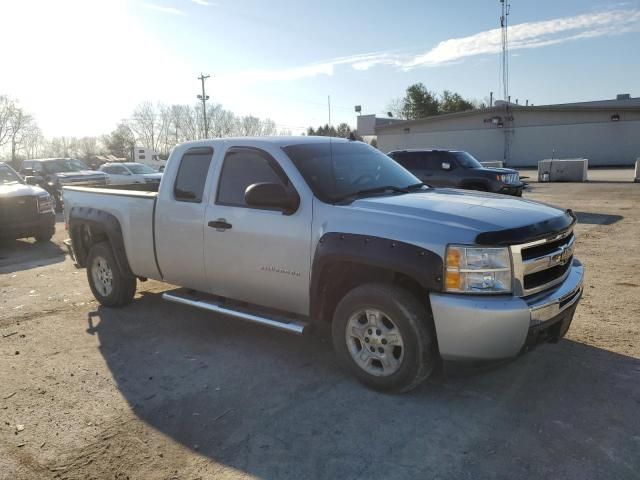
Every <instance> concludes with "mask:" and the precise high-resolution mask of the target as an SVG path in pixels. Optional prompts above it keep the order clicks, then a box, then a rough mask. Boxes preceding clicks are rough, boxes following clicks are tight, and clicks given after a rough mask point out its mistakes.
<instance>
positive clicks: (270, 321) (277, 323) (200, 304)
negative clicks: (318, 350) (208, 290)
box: [162, 292, 309, 335]
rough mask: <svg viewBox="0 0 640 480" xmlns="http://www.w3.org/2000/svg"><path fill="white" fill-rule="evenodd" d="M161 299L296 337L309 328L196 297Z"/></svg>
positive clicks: (177, 295) (174, 295)
mask: <svg viewBox="0 0 640 480" xmlns="http://www.w3.org/2000/svg"><path fill="white" fill-rule="evenodd" d="M162 298H163V299H164V300H167V301H169V302H175V303H181V304H183V305H190V306H192V307H196V308H201V309H203V310H208V311H210V312H215V313H221V314H223V315H229V316H230V317H235V318H239V319H241V320H246V321H248V322H253V323H259V324H260V325H265V326H267V327H271V328H275V329H277V330H282V331H285V332H289V333H293V334H296V335H302V334H303V333H304V331H305V328H306V327H308V326H309V324H308V323H306V322H302V321H297V320H294V321H287V320H284V319H283V320H279V319H276V318H267V317H263V316H260V315H256V314H255V313H249V312H246V311H242V310H233V309H232V308H229V307H228V306H222V305H220V304H219V303H217V302H216V301H214V300H209V299H206V298H201V297H199V296H196V295H190V294H180V293H177V292H165V293H163V294H162Z"/></svg>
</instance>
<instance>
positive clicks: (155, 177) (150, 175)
mask: <svg viewBox="0 0 640 480" xmlns="http://www.w3.org/2000/svg"><path fill="white" fill-rule="evenodd" d="M142 176H143V177H144V178H149V179H152V180H158V181H159V180H160V179H161V178H162V173H159V172H158V173H143V174H142Z"/></svg>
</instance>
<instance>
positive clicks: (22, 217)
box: [0, 196, 38, 223]
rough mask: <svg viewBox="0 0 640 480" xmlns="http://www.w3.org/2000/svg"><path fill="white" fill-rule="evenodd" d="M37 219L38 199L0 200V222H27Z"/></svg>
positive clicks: (15, 198)
mask: <svg viewBox="0 0 640 480" xmlns="http://www.w3.org/2000/svg"><path fill="white" fill-rule="evenodd" d="M37 218H38V199H37V197H35V196H21V197H10V198H3V199H0V222H3V223H4V222H7V223H8V222H19V223H22V222H28V221H31V220H35V219H37Z"/></svg>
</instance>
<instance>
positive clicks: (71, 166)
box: [42, 158, 89, 173]
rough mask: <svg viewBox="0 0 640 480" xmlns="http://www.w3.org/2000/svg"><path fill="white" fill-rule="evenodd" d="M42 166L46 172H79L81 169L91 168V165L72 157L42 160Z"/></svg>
mask: <svg viewBox="0 0 640 480" xmlns="http://www.w3.org/2000/svg"><path fill="white" fill-rule="evenodd" d="M42 166H43V168H44V171H45V172H46V173H64V172H79V171H80V170H89V167H87V166H86V165H85V164H84V163H82V162H81V161H80V160H74V159H71V158H59V159H57V160H50V161H48V162H42Z"/></svg>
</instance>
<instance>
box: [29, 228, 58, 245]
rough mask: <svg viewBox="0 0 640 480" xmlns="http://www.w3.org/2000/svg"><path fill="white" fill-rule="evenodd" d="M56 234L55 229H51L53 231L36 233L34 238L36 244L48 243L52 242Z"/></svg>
mask: <svg viewBox="0 0 640 480" xmlns="http://www.w3.org/2000/svg"><path fill="white" fill-rule="evenodd" d="M55 233H56V230H55V228H51V229H47V230H42V231H41V232H38V233H36V234H35V235H34V237H35V239H36V242H38V243H46V242H50V241H51V239H52V238H53V235H54V234H55Z"/></svg>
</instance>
